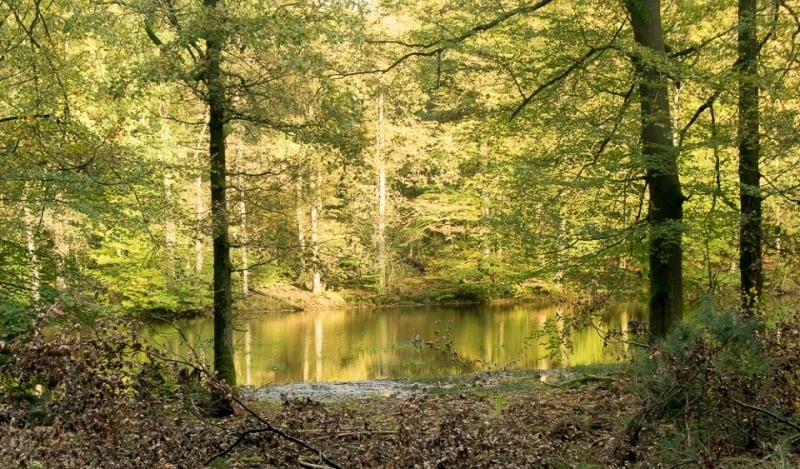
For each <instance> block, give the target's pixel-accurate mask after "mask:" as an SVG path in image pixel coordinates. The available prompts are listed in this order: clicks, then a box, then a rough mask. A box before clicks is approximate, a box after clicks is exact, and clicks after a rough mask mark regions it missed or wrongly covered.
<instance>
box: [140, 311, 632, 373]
mask: <svg viewBox="0 0 800 469" xmlns="http://www.w3.org/2000/svg"><path fill="white" fill-rule="evenodd" d="M568 316H569V312H568V311H565V310H564V309H563V308H560V307H552V306H551V307H542V306H533V305H523V304H516V305H505V306H498V305H480V306H469V307H465V306H458V307H455V306H454V307H444V306H424V307H402V308H383V309H370V310H327V311H303V312H287V313H276V312H268V313H263V314H260V315H251V316H248V317H238V318H237V319H236V320H235V328H236V329H235V333H234V342H235V347H236V352H235V357H234V360H235V365H236V373H237V379H238V382H239V384H246V385H252V386H263V385H268V384H285V383H298V382H342V381H364V380H371V379H379V378H392V379H402V378H420V377H426V376H440V375H454V374H463V373H471V372H475V371H493V370H502V369H511V368H513V369H551V368H559V367H565V366H574V365H587V364H597V363H606V362H612V361H615V360H616V359H617V358H618V357H619V356H620V354H621V352H622V351H623V350H622V346H621V345H618V344H617V345H611V346H604V344H603V338H602V337H601V336H600V335H599V334H598V332H597V331H596V330H594V329H588V330H581V331H576V332H574V333H572V335H571V338H570V339H571V343H572V346H571V347H570V348H566V347H559V346H558V342H553V341H551V340H550V339H551V337H552V336H553V335H557V334H559V331H560V330H563V327H564V320H563V318H564V317H568ZM606 316H607V317H605V318H604V322H605V323H606V324H607V326H609V327H611V328H616V329H617V330H619V329H620V326H621V325H622V324H627V322H628V312H627V311H625V310H624V309H622V308H620V309H619V310H618V311H615V312H613V313H608V314H607V315H606ZM178 330H180V332H178ZM548 331H549V332H550V334H546V335H543V333H544V332H548ZM143 333H144V334H145V335H147V336H149V337H150V338H152V339H153V340H154V341H156V342H158V343H159V344H161V345H162V346H163V347H164V348H165V349H166V350H167V351H168V352H170V353H173V354H175V355H176V356H179V357H183V358H188V357H189V355H190V349H191V350H194V351H195V352H196V354H197V355H199V358H200V359H201V360H203V361H204V362H206V363H210V362H212V361H213V360H212V358H213V355H212V353H213V352H212V340H213V336H214V334H213V321H212V319H210V318H201V319H192V320H182V321H176V322H174V323H172V324H165V323H150V324H148V325H147V327H145V330H144V331H143ZM187 342H188V345H187Z"/></svg>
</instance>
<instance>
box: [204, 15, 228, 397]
mask: <svg viewBox="0 0 800 469" xmlns="http://www.w3.org/2000/svg"><path fill="white" fill-rule="evenodd" d="M218 5H219V4H218V2H217V0H203V6H205V8H206V12H205V13H206V14H205V17H206V18H207V19H211V18H224V12H223V11H222V9H220V8H218ZM223 34H224V33H223V30H222V27H221V25H219V26H216V25H212V26H211V27H208V29H207V30H206V37H205V42H206V51H205V58H204V60H203V61H202V63H205V70H204V73H203V80H204V81H205V84H206V89H207V91H206V95H205V101H206V104H207V105H208V137H209V138H208V143H209V148H208V155H209V163H210V167H209V181H210V183H211V220H212V222H211V224H212V230H213V235H212V245H213V253H214V254H213V256H214V284H213V289H214V371H216V373H217V375H218V376H219V378H220V379H223V380H225V382H226V383H228V384H229V385H231V386H233V385H235V384H236V369H235V368H234V364H233V291H232V287H231V270H232V267H231V246H230V242H229V236H228V195H227V190H228V189H227V188H228V184H227V176H228V174H227V166H226V159H225V156H226V155H225V149H226V148H225V124H226V122H227V120H228V116H227V112H226V99H227V98H226V96H225V83H224V81H223V78H222V75H221V70H220V67H221V61H222V57H221V55H222V50H223V41H224V40H225V37H224V36H223Z"/></svg>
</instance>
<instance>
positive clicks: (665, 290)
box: [625, 0, 685, 337]
mask: <svg viewBox="0 0 800 469" xmlns="http://www.w3.org/2000/svg"><path fill="white" fill-rule="evenodd" d="M625 7H626V8H627V10H628V13H629V14H630V17H631V25H632V27H633V33H634V38H635V40H636V43H637V44H638V45H639V46H641V47H642V48H643V49H644V50H645V53H643V54H637V55H636V56H635V58H634V64H635V66H636V70H637V73H638V74H639V80H640V81H639V101H640V108H641V144H642V158H643V159H644V165H645V170H646V174H645V180H646V183H647V186H648V191H649V192H648V194H649V199H650V205H649V213H648V223H649V229H650V233H649V242H650V251H649V264H650V301H649V319H650V331H651V334H653V335H654V336H656V337H660V336H664V335H665V334H666V333H667V331H669V329H670V328H672V327H673V326H674V325H675V324H677V323H678V322H680V321H681V320H682V319H683V286H682V280H683V279H682V271H681V268H682V266H681V263H682V255H683V252H682V247H681V231H682V219H683V201H684V200H685V198H684V196H683V194H682V192H681V184H680V179H679V177H678V165H677V151H676V148H675V145H674V143H673V138H672V123H671V119H670V107H669V83H668V78H667V76H666V75H665V74H664V73H662V72H661V71H660V70H659V68H658V66H657V65H656V64H653V63H652V61H651V60H650V59H648V58H647V56H648V55H651V54H655V55H659V56H663V55H664V53H665V48H664V32H663V29H662V25H661V2H660V0H626V1H625Z"/></svg>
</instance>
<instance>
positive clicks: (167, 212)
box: [164, 170, 176, 288]
mask: <svg viewBox="0 0 800 469" xmlns="http://www.w3.org/2000/svg"><path fill="white" fill-rule="evenodd" d="M172 182H173V181H172V172H171V171H169V170H167V171H165V172H164V246H165V251H166V252H165V257H166V259H165V260H166V275H167V286H168V287H170V288H172V287H174V286H175V280H176V275H175V272H176V268H175V242H176V234H175V213H174V212H175V211H174V210H173V207H174V201H173V190H172Z"/></svg>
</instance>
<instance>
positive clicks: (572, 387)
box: [226, 371, 642, 468]
mask: <svg viewBox="0 0 800 469" xmlns="http://www.w3.org/2000/svg"><path fill="white" fill-rule="evenodd" d="M358 387H359V385H357V384H356V385H352V384H351V385H337V384H329V385H319V386H317V387H316V389H315V388H314V387H313V386H305V387H303V388H302V389H301V388H296V387H291V388H287V387H282V388H277V389H272V390H271V389H269V388H266V389H264V390H259V391H257V392H251V393H245V395H246V396H248V395H249V397H248V398H247V399H246V400H245V401H243V402H244V403H245V405H246V406H247V408H248V409H250V410H252V411H254V412H255V413H256V414H258V415H259V418H261V419H263V420H264V421H265V422H270V424H271V425H272V426H274V428H275V429H276V430H278V432H283V433H285V434H287V435H291V436H292V437H293V438H297V439H300V440H302V441H303V442H305V443H307V444H308V445H309V446H310V447H312V448H314V450H315V451H309V450H308V449H307V448H306V449H304V448H302V447H301V446H299V445H298V444H297V443H293V442H291V441H289V440H288V439H286V438H285V437H281V436H280V435H279V433H278V432H270V433H271V434H270V435H269V436H262V437H261V440H258V439H256V438H253V439H251V440H249V442H250V443H251V444H242V445H240V446H241V447H240V448H237V451H236V452H235V453H234V452H232V453H231V455H232V456H231V457H229V458H228V459H227V461H226V465H228V467H298V466H305V467H334V466H333V465H338V466H340V467H391V468H393V467H419V468H427V467H459V468H460V467H622V466H625V465H627V464H629V463H630V462H631V461H632V460H634V459H638V460H639V461H640V462H641V459H640V458H639V456H642V455H638V454H636V452H635V451H634V450H633V449H632V448H631V447H630V445H628V444H627V443H626V438H625V436H624V432H625V428H624V427H625V422H626V420H627V419H628V416H629V414H631V413H632V412H633V410H632V409H635V408H636V407H637V406H635V405H632V403H633V399H634V397H633V395H632V394H631V393H629V392H624V387H625V385H624V383H623V382H622V381H618V380H617V379H616V378H614V377H613V375H608V374H606V375H603V376H597V375H591V374H581V375H578V374H574V373H571V372H570V373H546V374H543V373H541V372H533V371H529V372H512V373H480V374H474V375H469V376H465V377H457V378H443V379H440V380H431V381H426V382H417V383H412V382H394V381H392V382H384V383H382V384H381V383H376V382H374V381H373V382H369V383H362V386H361V388H362V389H361V391H363V392H358V389H357V388H358ZM263 423H264V422H260V424H258V426H263V425H261V424H263ZM254 425H256V423H254ZM265 438H266V440H267V441H268V443H266V444H265V443H264V439H265ZM257 441H260V443H259V444H255V443H256V442H257ZM265 447H267V448H269V449H268V450H267V451H265V450H264V448H265ZM234 454H235V456H233V455H234ZM320 454H322V455H324V456H325V458H327V461H325V460H323V459H321V458H320ZM331 463H333V465H332V464H331Z"/></svg>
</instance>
